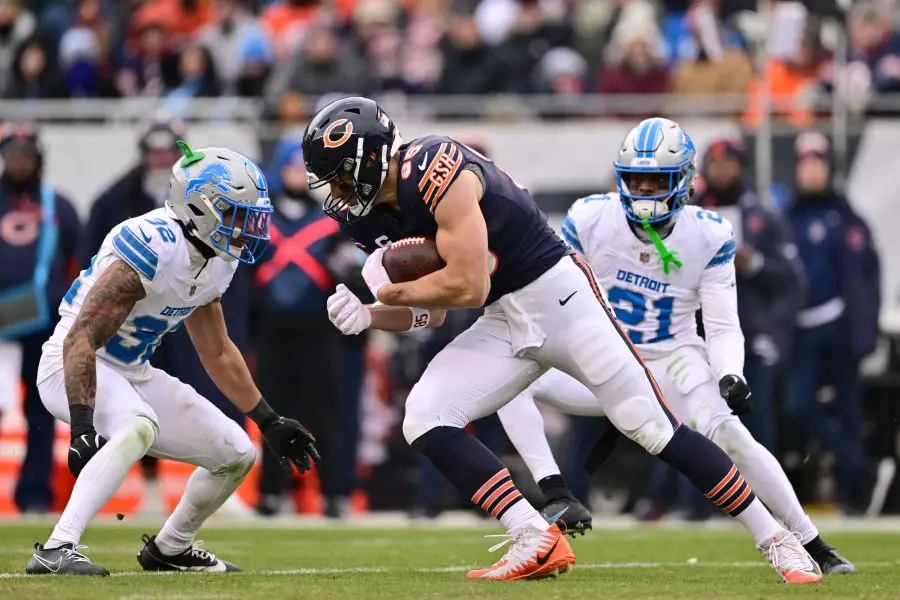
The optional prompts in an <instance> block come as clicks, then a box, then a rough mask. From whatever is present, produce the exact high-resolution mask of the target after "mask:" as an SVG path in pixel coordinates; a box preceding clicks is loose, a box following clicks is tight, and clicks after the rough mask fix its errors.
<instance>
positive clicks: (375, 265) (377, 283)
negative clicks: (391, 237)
mask: <svg viewBox="0 0 900 600" xmlns="http://www.w3.org/2000/svg"><path fill="white" fill-rule="evenodd" d="M385 250H387V247H383V248H378V249H377V250H375V251H374V252H373V253H372V254H370V255H369V257H368V258H367V259H366V264H364V265H363V268H362V276H363V279H365V280H366V285H367V286H369V290H370V291H371V292H372V295H373V296H375V299H376V300H378V290H380V289H381V288H382V287H384V286H385V285H387V284H389V283H391V278H390V277H388V274H387V271H385V270H384V265H383V264H381V261H382V260H384V252H385Z"/></svg>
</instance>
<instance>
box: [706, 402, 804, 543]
mask: <svg viewBox="0 0 900 600" xmlns="http://www.w3.org/2000/svg"><path fill="white" fill-rule="evenodd" d="M713 441H714V442H715V443H716V444H718V445H719V447H721V448H722V449H723V450H725V451H726V452H727V453H728V456H730V457H731V460H733V461H734V463H735V464H736V465H737V466H738V469H740V471H741V473H742V474H743V475H744V479H746V480H747V483H749V484H750V488H751V489H752V490H753V491H754V492H756V495H757V497H759V499H760V500H762V501H763V502H764V503H765V505H766V506H768V507H769V510H771V511H772V514H773V515H774V516H775V518H777V519H778V520H780V521H781V522H782V523H783V524H784V526H785V527H786V528H787V529H788V530H790V531H792V532H796V533H799V534H800V541H801V542H802V543H804V544H806V543H808V542H810V541H811V540H813V539H814V538H815V537H816V536H817V535H819V531H818V530H817V529H816V527H815V525H813V523H812V520H811V519H810V518H809V515H807V514H806V513H805V512H804V511H803V507H802V506H801V505H800V501H799V500H798V499H797V494H796V493H795V492H794V488H792V487H791V482H790V481H789V480H788V478H787V475H785V473H784V469H782V468H781V465H780V464H779V463H778V460H777V459H776V458H775V457H774V456H772V454H771V453H770V452H769V451H768V450H766V448H765V447H764V446H763V445H762V444H760V443H759V442H757V441H756V440H755V439H754V438H753V436H752V435H750V432H749V431H748V430H747V428H746V427H744V425H743V424H742V423H740V421H738V420H737V419H734V421H732V420H728V421H726V422H725V423H723V424H722V425H720V426H719V427H718V428H716V431H715V432H714V433H713Z"/></svg>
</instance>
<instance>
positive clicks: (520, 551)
mask: <svg viewBox="0 0 900 600" xmlns="http://www.w3.org/2000/svg"><path fill="white" fill-rule="evenodd" d="M527 533H528V529H523V530H521V531H519V532H516V533H499V534H491V535H486V536H484V537H486V538H499V539H500V541H499V542H498V543H496V544H494V545H493V546H491V547H490V548H488V552H496V551H497V550H500V549H501V548H503V547H504V546H506V545H507V544H512V546H510V548H509V549H508V550H507V551H506V554H504V555H503V557H502V558H501V559H500V561H498V562H502V561H504V560H508V559H510V558H516V559H519V560H521V559H522V557H523V556H524V554H525V552H526V551H527V547H526V539H527Z"/></svg>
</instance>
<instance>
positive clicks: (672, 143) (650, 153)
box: [613, 117, 697, 223]
mask: <svg viewBox="0 0 900 600" xmlns="http://www.w3.org/2000/svg"><path fill="white" fill-rule="evenodd" d="M696 162H697V151H696V149H695V148H694V142H693V141H691V138H690V137H689V136H688V134H687V133H685V131H684V130H683V129H682V128H681V127H680V126H679V125H678V123H676V122H675V121H670V120H669V119H663V118H660V117H656V118H653V119H646V120H644V121H641V123H640V124H639V125H638V126H637V127H635V128H634V129H632V130H631V131H629V132H628V135H626V136H625V139H624V140H622V145H621V147H620V148H619V157H618V159H616V161H615V163H613V165H614V168H615V171H616V184H617V185H618V188H619V197H620V198H621V200H622V205H623V206H624V207H625V213H626V214H627V215H628V218H629V219H631V220H633V221H637V222H643V221H644V220H646V221H648V222H650V223H656V222H659V221H663V220H665V219H668V218H671V217H672V216H673V215H675V214H676V213H678V212H679V211H680V210H681V209H682V208H684V206H685V204H687V201H688V199H689V198H690V196H691V194H693V193H694V177H695V176H696V174H697V164H696ZM636 174H642V175H647V174H659V175H660V177H661V178H667V179H668V186H667V187H668V189H667V190H666V191H665V192H663V193H659V194H652V195H640V194H638V193H637V190H636V189H632V188H633V187H635V186H634V185H632V181H633V180H635V179H636V178H635V175H636Z"/></svg>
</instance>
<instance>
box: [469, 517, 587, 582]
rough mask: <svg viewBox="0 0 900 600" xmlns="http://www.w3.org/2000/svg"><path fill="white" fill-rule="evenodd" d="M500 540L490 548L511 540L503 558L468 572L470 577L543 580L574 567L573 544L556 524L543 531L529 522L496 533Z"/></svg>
mask: <svg viewBox="0 0 900 600" xmlns="http://www.w3.org/2000/svg"><path fill="white" fill-rule="evenodd" d="M488 537H501V538H504V539H503V541H502V542H500V543H499V544H496V545H494V546H493V547H491V548H490V551H491V552H494V551H496V550H499V549H500V548H502V547H503V546H505V545H506V544H509V543H510V542H512V547H511V548H510V549H509V550H507V552H506V554H505V555H503V558H501V559H500V560H498V561H497V562H496V563H494V564H493V565H491V566H490V567H489V568H487V569H475V570H474V571H469V572H468V574H466V577H467V578H469V579H486V580H490V581H512V580H515V579H544V578H545V577H556V576H557V575H561V574H562V573H566V572H567V571H569V570H571V569H574V568H575V553H574V552H572V546H570V545H569V542H568V541H567V540H566V538H565V536H564V535H563V534H562V532H561V531H560V530H559V527H557V526H556V525H551V526H550V528H549V529H547V530H546V531H541V530H539V529H535V528H534V527H531V526H530V525H527V526H525V527H521V528H519V529H517V530H515V531H511V532H509V533H508V534H503V535H499V536H488Z"/></svg>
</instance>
